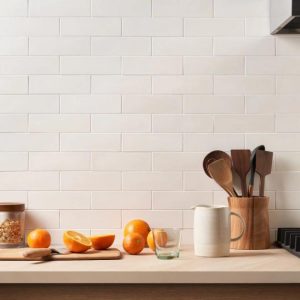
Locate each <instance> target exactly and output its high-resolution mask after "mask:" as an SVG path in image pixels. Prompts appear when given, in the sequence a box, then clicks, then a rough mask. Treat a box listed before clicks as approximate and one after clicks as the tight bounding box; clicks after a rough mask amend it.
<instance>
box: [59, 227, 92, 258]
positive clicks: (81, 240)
mask: <svg viewBox="0 0 300 300" xmlns="http://www.w3.org/2000/svg"><path fill="white" fill-rule="evenodd" d="M63 240H64V244H65V246H66V247H67V248H68V249H69V251H71V252H75V253H82V252H85V251H87V250H88V249H90V248H91V247H92V242H91V241H90V239H89V238H87V237H86V236H85V235H83V234H81V233H79V232H76V231H65V232H64V236H63Z"/></svg>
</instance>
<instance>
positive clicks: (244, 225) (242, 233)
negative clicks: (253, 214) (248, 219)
mask: <svg viewBox="0 0 300 300" xmlns="http://www.w3.org/2000/svg"><path fill="white" fill-rule="evenodd" d="M230 215H232V216H236V217H238V218H239V219H240V221H241V223H242V230H241V233H240V234H239V235H238V236H237V237H234V238H231V239H230V241H231V242H235V241H238V240H239V239H240V238H241V237H242V236H243V235H244V233H245V229H246V224H245V221H244V219H243V218H242V217H241V215H239V214H237V213H235V212H230Z"/></svg>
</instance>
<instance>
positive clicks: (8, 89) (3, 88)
mask: <svg viewBox="0 0 300 300" xmlns="http://www.w3.org/2000/svg"><path fill="white" fill-rule="evenodd" d="M27 93H28V77H27V76H1V77H0V94H7V95H9V94H27Z"/></svg>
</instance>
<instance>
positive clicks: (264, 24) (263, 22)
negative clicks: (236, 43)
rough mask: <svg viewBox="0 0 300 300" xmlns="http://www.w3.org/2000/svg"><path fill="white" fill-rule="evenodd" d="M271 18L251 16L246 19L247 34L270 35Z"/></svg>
mask: <svg viewBox="0 0 300 300" xmlns="http://www.w3.org/2000/svg"><path fill="white" fill-rule="evenodd" d="M270 32H271V30H270V19H269V18H264V17H260V18H257V17H250V18H246V20H245V35H246V36H268V35H270Z"/></svg>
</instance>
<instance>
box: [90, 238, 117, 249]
mask: <svg viewBox="0 0 300 300" xmlns="http://www.w3.org/2000/svg"><path fill="white" fill-rule="evenodd" d="M90 240H91V242H92V244H93V248H94V249H96V250H105V249H107V248H109V247H110V246H111V245H112V244H113V242H114V240H115V235H114V234H104V235H94V236H91V237H90Z"/></svg>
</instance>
